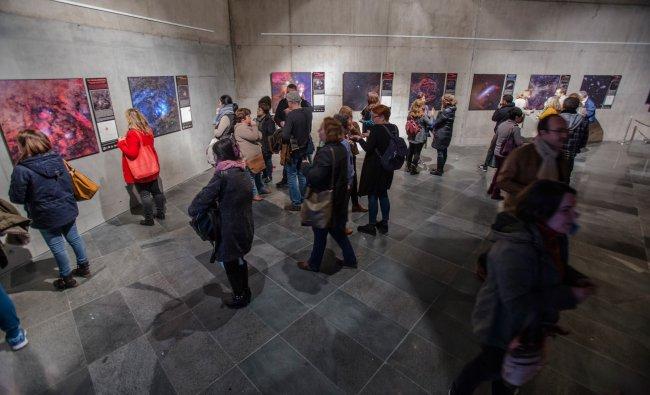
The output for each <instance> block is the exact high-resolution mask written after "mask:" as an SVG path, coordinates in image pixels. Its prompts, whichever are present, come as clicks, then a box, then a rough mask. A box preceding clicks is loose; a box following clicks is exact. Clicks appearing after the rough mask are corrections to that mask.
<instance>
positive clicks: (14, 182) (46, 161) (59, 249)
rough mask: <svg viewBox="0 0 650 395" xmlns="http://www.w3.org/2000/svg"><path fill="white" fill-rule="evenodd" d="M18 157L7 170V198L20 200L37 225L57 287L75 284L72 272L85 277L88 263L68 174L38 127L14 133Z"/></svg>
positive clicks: (59, 288) (87, 273)
mask: <svg viewBox="0 0 650 395" xmlns="http://www.w3.org/2000/svg"><path fill="white" fill-rule="evenodd" d="M17 141H18V147H19V148H20V154H21V155H20V159H19V161H18V163H17V164H16V167H14V170H13V173H11V184H10V186H9V199H10V200H11V202H12V203H16V204H23V205H24V206H25V211H26V212H27V217H28V218H29V219H31V220H32V222H31V226H32V227H33V228H34V229H38V230H39V231H40V232H41V235H42V236H43V239H44V240H45V243H46V244H47V246H48V247H49V248H50V251H52V255H53V256H54V260H55V261H56V265H57V266H58V267H59V278H58V279H57V280H55V281H54V283H53V285H54V287H55V288H56V289H58V290H61V291H62V290H64V289H67V288H74V287H76V286H77V285H78V284H77V280H75V279H74V276H78V277H89V276H90V264H89V262H88V256H87V254H86V245H85V243H84V240H83V238H82V237H81V235H79V232H78V231H77V224H76V220H77V216H78V215H79V209H78V207H77V201H76V200H75V197H74V192H73V187H72V178H71V177H70V174H69V173H68V169H67V167H66V165H65V162H64V160H63V158H62V157H61V155H59V154H58V153H56V152H55V151H53V150H52V143H51V142H50V139H49V138H48V137H47V136H46V135H45V134H43V132H40V131H38V130H23V131H22V132H20V133H18V138H17ZM66 241H67V242H68V244H70V246H71V247H72V250H73V251H74V254H75V256H76V257H77V267H76V268H75V269H71V268H70V258H69V257H68V253H67V252H66V249H65V242H66Z"/></svg>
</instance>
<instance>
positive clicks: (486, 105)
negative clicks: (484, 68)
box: [469, 74, 506, 111]
mask: <svg viewBox="0 0 650 395" xmlns="http://www.w3.org/2000/svg"><path fill="white" fill-rule="evenodd" d="M505 77H506V76H505V74H474V80H473V81H472V91H471V93H470V96H469V109H470V111H476V110H496V109H497V108H498V107H499V102H501V92H502V91H503V81H504V79H505Z"/></svg>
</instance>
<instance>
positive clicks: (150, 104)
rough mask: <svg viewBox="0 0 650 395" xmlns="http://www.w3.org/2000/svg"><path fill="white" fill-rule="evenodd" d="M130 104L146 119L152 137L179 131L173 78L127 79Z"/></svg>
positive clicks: (179, 122)
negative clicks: (151, 131)
mask: <svg viewBox="0 0 650 395" xmlns="http://www.w3.org/2000/svg"><path fill="white" fill-rule="evenodd" d="M128 81H129V90H130V91H131V103H132V104H133V107H134V108H137V109H138V110H140V112H141V113H142V114H143V115H144V117H145V118H147V121H148V122H149V126H151V129H153V134H154V136H156V137H158V136H162V135H164V134H169V133H173V132H178V131H179V130H181V121H180V118H179V115H178V99H177V98H176V85H175V84H174V77H173V76H163V77H128Z"/></svg>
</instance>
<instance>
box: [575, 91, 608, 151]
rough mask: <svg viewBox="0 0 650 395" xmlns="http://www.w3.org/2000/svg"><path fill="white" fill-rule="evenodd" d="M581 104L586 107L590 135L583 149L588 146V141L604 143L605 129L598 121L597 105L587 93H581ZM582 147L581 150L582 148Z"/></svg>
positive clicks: (588, 134)
mask: <svg viewBox="0 0 650 395" xmlns="http://www.w3.org/2000/svg"><path fill="white" fill-rule="evenodd" d="M579 94H580V102H581V104H582V106H583V107H584V111H585V115H586V116H587V119H588V120H589V133H587V136H586V137H585V140H584V144H583V145H582V147H584V146H585V145H587V140H592V141H602V140H603V129H602V128H601V127H600V123H599V122H598V120H597V119H596V104H595V103H594V101H593V100H591V98H590V97H589V94H588V93H587V92H585V91H580V92H579ZM582 147H581V148H582Z"/></svg>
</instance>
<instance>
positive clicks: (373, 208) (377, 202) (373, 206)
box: [368, 191, 390, 225]
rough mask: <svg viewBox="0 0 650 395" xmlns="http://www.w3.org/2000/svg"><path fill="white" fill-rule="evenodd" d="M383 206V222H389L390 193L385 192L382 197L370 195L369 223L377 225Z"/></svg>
mask: <svg viewBox="0 0 650 395" xmlns="http://www.w3.org/2000/svg"><path fill="white" fill-rule="evenodd" d="M379 206H381V220H382V221H383V222H388V216H389V215H390V200H388V192H385V191H384V192H383V193H381V194H380V195H368V223H370V224H372V225H374V224H376V223H377V213H378V212H379Z"/></svg>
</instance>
